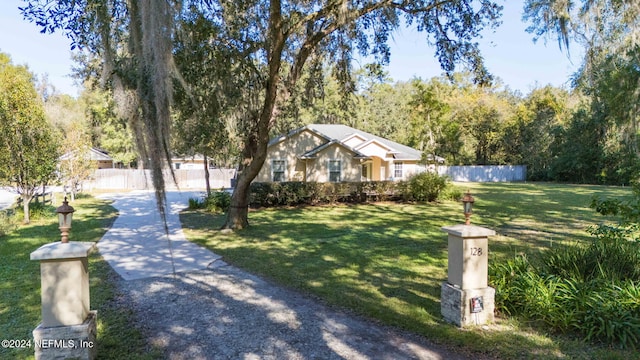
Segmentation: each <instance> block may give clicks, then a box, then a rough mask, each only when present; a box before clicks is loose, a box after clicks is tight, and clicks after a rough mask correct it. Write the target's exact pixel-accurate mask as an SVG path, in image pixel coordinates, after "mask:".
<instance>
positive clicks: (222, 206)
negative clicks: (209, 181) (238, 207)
mask: <svg viewBox="0 0 640 360" xmlns="http://www.w3.org/2000/svg"><path fill="white" fill-rule="evenodd" d="M229 205H231V194H229V193H228V192H226V191H215V192H212V193H211V195H209V196H208V197H207V198H206V199H204V208H205V209H207V211H209V212H212V213H221V212H226V211H227V210H229Z"/></svg>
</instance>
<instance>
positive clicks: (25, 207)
mask: <svg viewBox="0 0 640 360" xmlns="http://www.w3.org/2000/svg"><path fill="white" fill-rule="evenodd" d="M29 202H31V196H29V195H27V194H22V210H23V211H24V218H23V220H22V222H23V223H25V224H29V223H30V222H31V219H30V218H29Z"/></svg>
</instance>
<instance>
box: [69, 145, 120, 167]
mask: <svg viewBox="0 0 640 360" xmlns="http://www.w3.org/2000/svg"><path fill="white" fill-rule="evenodd" d="M87 155H88V156H89V160H91V162H92V163H93V164H95V167H96V169H111V168H113V158H111V156H109V154H107V152H106V151H103V150H100V149H96V148H90V149H89V152H88V154H87ZM74 156H75V153H74V152H73V151H71V152H67V153H65V154H64V155H62V156H60V157H59V158H58V160H59V161H60V162H64V161H67V160H70V159H73V158H74Z"/></svg>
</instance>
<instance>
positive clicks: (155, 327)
mask: <svg viewBox="0 0 640 360" xmlns="http://www.w3.org/2000/svg"><path fill="white" fill-rule="evenodd" d="M195 196H199V194H198V193H177V192H169V193H168V197H167V198H168V204H169V206H170V209H171V211H170V213H169V217H168V222H169V224H168V225H169V229H170V235H169V237H168V238H167V237H166V236H165V235H164V231H163V227H162V224H161V221H160V217H159V216H158V214H157V210H156V205H155V198H154V195H153V193H150V192H136V193H126V194H118V195H115V194H112V195H104V196H102V197H103V198H107V199H112V200H113V201H114V203H113V206H114V207H116V208H117V209H118V210H119V212H120V215H119V218H118V219H117V220H116V221H115V222H114V224H113V226H112V228H111V230H109V231H108V232H107V233H106V234H105V236H104V237H103V239H102V240H100V242H99V243H98V248H99V250H100V252H101V254H102V256H103V257H104V258H105V259H106V260H107V261H108V262H109V264H111V266H112V267H113V268H114V269H115V270H116V271H117V272H118V274H120V275H121V276H122V280H119V281H118V286H119V289H120V291H121V295H122V297H121V298H120V300H119V301H122V305H123V306H125V307H127V308H131V309H133V311H134V314H135V316H134V318H132V322H134V323H135V324H136V326H137V327H138V328H140V329H142V332H143V333H144V334H145V336H146V338H147V339H148V341H149V342H150V343H151V344H153V345H155V346H157V347H159V348H160V349H162V351H163V352H164V358H166V359H247V360H251V359H274V360H276V359H277V360H281V359H285V360H288V359H292V360H306V359H329V360H330V359H394V360H396V359H438V360H439V359H466V358H468V355H469V354H467V356H465V355H462V354H458V353H456V352H454V351H451V350H450V349H448V348H446V347H444V346H442V345H437V344H434V343H432V342H430V341H429V340H427V339H425V338H424V337H421V336H417V335H415V334H412V333H408V332H404V331H401V330H398V329H395V328H390V327H386V326H382V325H380V324H377V323H374V322H372V321H370V320H367V319H364V318H361V317H358V316H355V315H353V314H351V313H347V312H343V311H340V310H338V309H335V308H332V307H329V306H326V305H324V304H322V303H321V302H318V301H316V300H314V299H312V298H310V297H309V296H306V295H304V294H300V293H298V292H296V291H292V290H290V289H286V288H284V287H281V286H277V285H274V284H272V283H270V282H269V281H266V280H264V279H262V278H260V277H257V276H255V275H252V274H249V273H247V272H245V271H243V270H241V269H238V268H236V267H234V266H230V265H227V264H225V263H224V262H223V261H222V260H221V259H220V257H219V256H218V255H215V254H213V253H212V252H210V251H208V250H206V249H203V248H201V247H199V246H197V245H195V244H192V243H189V242H188V241H187V240H186V239H184V236H183V235H182V231H181V228H180V221H179V218H178V212H179V210H180V209H182V208H185V207H186V205H187V201H188V198H189V197H195ZM172 254H173V256H172ZM172 258H173V260H172ZM174 268H175V271H174V270H173V269H174ZM474 358H476V359H480V358H482V357H478V356H474Z"/></svg>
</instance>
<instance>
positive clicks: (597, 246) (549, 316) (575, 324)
mask: <svg viewBox="0 0 640 360" xmlns="http://www.w3.org/2000/svg"><path fill="white" fill-rule="evenodd" d="M639 252H640V243H638V242H631V241H626V240H621V239H614V240H612V239H606V240H605V241H603V239H600V238H597V237H596V238H594V240H593V241H592V243H590V244H589V245H588V246H579V245H575V246H570V247H564V248H560V249H553V250H548V251H547V252H545V253H542V254H541V255H540V257H538V258H537V259H534V260H532V261H529V259H528V258H526V257H517V258H515V259H511V260H508V261H506V262H502V263H496V264H494V263H492V264H491V265H490V267H489V277H490V281H491V284H492V286H494V287H495V289H496V309H498V310H499V311H500V312H503V313H505V314H509V315H516V316H520V317H523V318H525V319H527V320H533V321H537V322H541V323H543V324H545V325H546V326H548V327H550V328H551V329H553V330H554V331H559V332H568V331H571V332H577V333H579V334H581V335H582V336H583V337H584V339H585V340H589V341H602V342H606V343H609V344H615V343H618V344H620V345H621V346H622V347H635V346H636V344H638V340H640V339H639V337H640V335H638V334H640V286H639V284H640V276H639V275H638V273H639V271H638V268H639V267H640V256H638V253H639Z"/></svg>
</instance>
